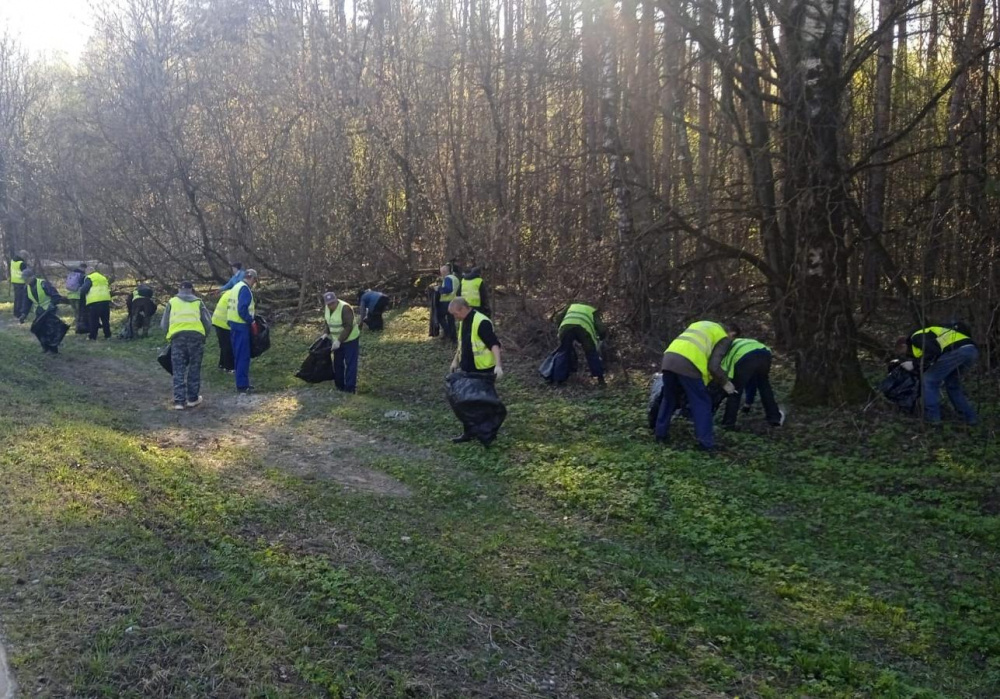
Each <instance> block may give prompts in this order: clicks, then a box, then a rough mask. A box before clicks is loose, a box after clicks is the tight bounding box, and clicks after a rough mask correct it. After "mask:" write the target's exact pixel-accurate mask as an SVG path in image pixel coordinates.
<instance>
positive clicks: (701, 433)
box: [656, 320, 738, 451]
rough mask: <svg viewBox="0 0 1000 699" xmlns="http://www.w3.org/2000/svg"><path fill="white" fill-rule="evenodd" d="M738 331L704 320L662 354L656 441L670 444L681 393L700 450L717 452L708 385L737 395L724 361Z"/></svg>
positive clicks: (692, 325)
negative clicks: (661, 395)
mask: <svg viewBox="0 0 1000 699" xmlns="http://www.w3.org/2000/svg"><path fill="white" fill-rule="evenodd" d="M737 331H738V329H737V328H729V329H727V328H725V327H723V326H722V325H720V324H719V323H714V322H712V321H709V320H701V321H698V322H697V323H692V324H691V325H689V326H688V328H687V329H686V330H685V331H684V332H682V333H681V334H680V335H678V336H677V338H676V339H675V340H674V341H673V342H671V343H670V345H669V346H668V347H667V349H666V351H665V352H664V353H663V363H662V369H663V397H662V398H661V400H660V412H659V414H658V415H657V418H656V440H657V441H658V442H660V443H667V441H668V440H669V436H670V420H671V418H673V415H674V409H675V407H676V406H677V397H678V395H679V394H680V392H681V391H683V392H684V394H685V395H686V396H687V400H688V406H689V408H690V410H691V418H692V420H693V421H694V432H695V437H696V438H697V439H698V446H699V448H701V449H704V450H706V451H711V450H713V449H715V438H714V435H713V434H712V397H711V395H710V394H709V392H708V384H709V383H710V382H711V381H712V380H715V381H716V382H717V383H718V384H719V385H720V386H722V387H723V388H724V390H725V391H726V393H728V394H730V395H732V394H733V393H736V392H737V391H736V387H735V386H734V385H733V383H732V382H731V381H730V380H729V377H727V376H726V373H725V372H724V371H723V369H722V359H723V357H725V356H726V353H727V352H728V351H729V347H730V345H731V344H732V340H733V338H734V337H736V334H737Z"/></svg>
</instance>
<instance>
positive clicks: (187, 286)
mask: <svg viewBox="0 0 1000 699" xmlns="http://www.w3.org/2000/svg"><path fill="white" fill-rule="evenodd" d="M181 288H182V289H191V290H194V284H192V283H191V282H181Z"/></svg>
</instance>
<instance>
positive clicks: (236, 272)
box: [219, 262, 246, 291]
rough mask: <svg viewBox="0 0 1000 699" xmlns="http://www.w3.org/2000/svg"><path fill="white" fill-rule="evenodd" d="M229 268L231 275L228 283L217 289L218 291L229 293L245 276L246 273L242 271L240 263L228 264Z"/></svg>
mask: <svg viewBox="0 0 1000 699" xmlns="http://www.w3.org/2000/svg"><path fill="white" fill-rule="evenodd" d="M229 267H230V269H231V270H232V273H233V274H232V276H231V277H229V281H228V282H226V283H225V284H223V285H222V286H220V287H219V291H229V290H230V289H232V288H233V287H234V286H236V285H237V284H239V283H240V282H241V281H243V278H244V277H245V276H246V272H245V271H244V270H243V263H242V262H230V263H229Z"/></svg>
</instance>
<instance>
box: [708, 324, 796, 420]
mask: <svg viewBox="0 0 1000 699" xmlns="http://www.w3.org/2000/svg"><path fill="white" fill-rule="evenodd" d="M771 359H772V357H771V349H770V348H769V347H768V346H767V345H765V344H764V343H762V342H758V341H757V340H751V339H750V338H748V337H737V338H736V339H734V340H733V342H732V345H730V347H729V350H728V351H727V352H726V356H725V357H723V358H722V369H723V371H725V372H726V376H727V377H729V380H730V381H731V382H732V384H733V385H734V386H735V387H736V392H735V393H730V394H728V395H727V396H726V410H725V413H723V416H722V429H725V430H732V429H736V417H737V415H738V414H739V412H740V397H741V396H742V395H743V394H744V393H745V394H746V400H747V409H749V406H750V405H751V404H752V403H753V395H754V394H755V393H758V392H759V393H760V402H761V404H762V405H763V406H764V417H765V418H766V419H767V422H768V424H770V425H771V426H772V427H781V426H782V425H783V424H785V413H784V411H783V410H782V409H781V408H779V407H778V403H777V401H775V399H774V390H773V389H772V388H771Z"/></svg>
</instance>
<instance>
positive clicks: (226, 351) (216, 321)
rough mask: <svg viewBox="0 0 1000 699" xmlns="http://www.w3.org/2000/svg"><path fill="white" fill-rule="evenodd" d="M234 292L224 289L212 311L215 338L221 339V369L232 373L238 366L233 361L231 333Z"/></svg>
mask: <svg viewBox="0 0 1000 699" xmlns="http://www.w3.org/2000/svg"><path fill="white" fill-rule="evenodd" d="M232 293H233V290H232V289H226V290H225V291H223V292H222V296H220V297H219V302H218V303H217V304H215V311H214V312H213V313H212V325H213V326H214V327H215V338H216V339H217V340H218V341H219V369H221V370H222V371H224V372H226V373H227V374H232V373H233V371H234V370H235V368H236V365H235V364H234V362H233V340H232V337H231V336H230V334H229V297H230V296H232Z"/></svg>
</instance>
